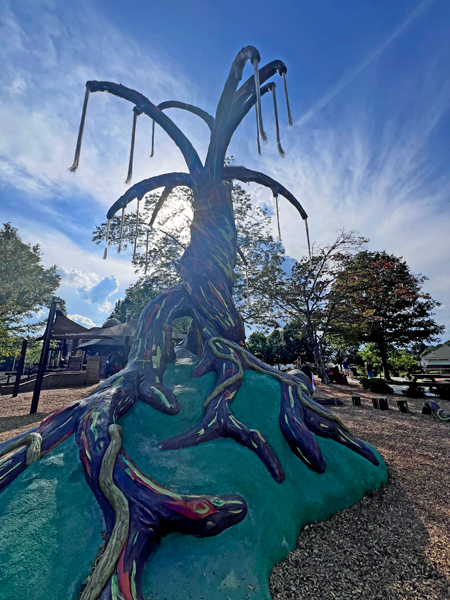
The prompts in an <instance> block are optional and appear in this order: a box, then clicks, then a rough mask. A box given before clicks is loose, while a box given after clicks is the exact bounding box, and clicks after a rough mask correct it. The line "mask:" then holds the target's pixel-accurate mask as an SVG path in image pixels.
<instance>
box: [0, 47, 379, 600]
mask: <svg viewBox="0 0 450 600" xmlns="http://www.w3.org/2000/svg"><path fill="white" fill-rule="evenodd" d="M248 60H250V61H251V63H252V65H253V67H254V75H253V76H252V77H251V78H250V79H248V80H247V81H246V82H245V83H244V84H243V85H241V86H240V87H238V86H239V82H240V81H241V78H242V75H243V70H244V66H245V64H246V63H247V61H248ZM259 62H260V56H259V53H258V51H257V50H256V49H255V48H254V47H252V46H248V47H246V48H244V49H242V50H241V51H240V52H239V53H238V55H237V57H236V58H235V60H234V62H233V64H232V66H231V70H230V74H229V76H228V79H227V81H226V83H225V87H224V90H223V92H222V95H221V98H220V100H219V103H218V106H217V111H216V116H215V118H213V117H212V116H210V115H208V114H207V113H206V112H204V111H203V110H201V109H199V108H197V107H195V106H191V105H188V104H184V103H181V102H165V103H163V104H160V105H159V106H155V105H154V104H152V103H151V102H150V101H149V100H148V99H147V98H145V97H144V96H143V95H142V94H140V93H138V92H136V91H134V90H131V89H129V88H126V87H124V86H122V85H118V84H115V83H109V82H98V81H89V82H88V83H87V84H86V88H87V89H86V97H85V101H84V107H83V113H82V120H81V126H80V134H79V138H78V143H77V150H76V155H75V161H74V165H73V167H72V170H76V168H77V167H78V162H79V155H80V149H81V140H82V134H83V128H84V121H85V115H86V108H87V103H88V98H89V94H90V93H92V92H100V91H103V92H109V93H111V94H113V95H115V96H118V97H119V98H123V99H125V100H128V101H129V102H131V103H132V104H134V109H133V110H134V116H133V136H132V138H133V141H134V133H135V126H136V120H137V117H138V116H139V115H140V114H146V115H147V116H149V117H150V118H151V119H153V121H154V122H155V123H157V124H158V125H159V126H160V127H162V128H163V129H164V131H165V132H166V133H167V134H168V135H169V136H170V137H171V138H172V140H173V141H174V142H175V143H176V145H177V146H178V147H179V149H180V150H181V152H182V154H183V156H184V159H185V161H186V164H187V166H188V169H189V172H188V173H168V174H166V175H159V176H156V177H152V178H150V179H147V180H145V181H142V182H140V183H138V184H136V185H134V186H133V187H131V188H130V189H129V190H128V191H127V192H126V193H125V194H124V195H123V196H122V197H121V198H120V199H119V200H117V202H116V203H115V204H114V205H113V206H112V208H111V209H110V210H109V212H108V215H107V216H108V218H109V219H110V218H111V217H112V216H113V215H114V214H115V213H116V212H117V211H119V210H120V209H122V214H123V211H124V210H125V207H126V206H127V204H128V203H129V202H131V201H132V200H134V199H135V198H137V199H141V198H142V197H143V196H144V195H145V194H146V193H148V192H150V191H151V190H154V189H156V188H160V187H164V191H163V193H162V195H161V199H160V202H159V206H161V205H162V203H163V202H164V200H165V198H166V197H167V195H168V192H169V190H171V189H173V188H174V187H175V186H187V187H189V188H191V189H192V191H193V194H194V202H193V206H194V218H193V221H192V226H191V240H190V243H189V246H188V247H187V248H186V251H185V252H184V255H183V258H182V276H183V283H182V285H177V286H175V287H172V288H170V289H168V290H166V291H164V292H163V293H161V294H160V295H159V296H158V297H156V298H155V299H154V300H152V301H151V302H150V303H149V304H148V305H147V307H146V308H145V309H144V311H143V312H142V315H141V317H140V320H139V325H138V330H137V335H136V339H135V342H134V345H133V347H132V349H131V353H130V356H129V360H128V363H127V366H126V367H125V368H124V369H123V370H122V371H121V372H119V373H117V374H116V375H114V376H113V377H111V378H109V379H107V380H106V381H105V382H104V383H102V384H101V385H99V386H98V388H96V390H95V391H94V393H93V394H92V395H91V396H89V397H88V398H86V399H85V400H83V401H80V402H75V403H73V404H71V405H69V406H68V407H66V408H64V409H62V410H60V411H57V412H55V413H53V414H51V415H50V416H48V417H47V418H46V419H44V421H43V422H42V423H41V424H40V426H39V427H38V428H37V429H36V430H35V431H33V432H31V433H29V434H28V435H27V436H25V437H22V438H20V439H18V441H16V442H15V443H14V444H11V445H10V446H9V447H8V448H6V449H5V450H4V451H3V456H2V457H1V459H0V488H3V487H5V486H7V485H9V483H11V481H12V480H13V479H14V478H16V477H17V476H18V475H19V474H20V473H21V472H22V471H23V470H24V469H25V468H26V467H27V466H28V465H29V464H31V463H32V462H34V461H36V460H38V459H39V458H41V457H43V456H44V455H45V454H47V453H48V452H50V451H51V450H52V449H54V448H56V447H57V446H58V445H59V444H61V442H62V441H63V440H65V439H67V438H68V437H69V436H71V435H75V439H76V442H77V444H78V447H79V454H80V459H81V462H82V465H83V467H84V471H85V477H86V480H87V482H88V484H89V486H90V488H91V489H92V491H93V493H94V495H95V497H96V499H97V501H98V503H99V505H100V507H101V509H102V511H103V515H104V519H105V523H106V535H105V549H104V551H103V552H102V553H101V554H99V557H98V558H97V560H96V561H95V565H94V567H93V571H92V574H91V576H90V577H89V578H88V580H87V583H86V585H85V587H84V590H83V591H82V593H81V596H80V598H81V600H95V599H97V598H98V599H101V600H106V599H111V598H125V599H126V600H143V595H142V591H141V585H140V583H141V576H142V571H143V568H144V565H145V562H146V560H147V557H148V556H149V554H150V553H151V552H152V550H153V549H154V548H155V546H156V545H157V544H158V542H159V540H160V539H161V537H162V536H164V535H167V534H168V533H170V532H174V531H177V532H182V533H187V534H192V535H195V536H199V537H204V536H213V535H217V534H218V533H220V532H222V531H223V530H224V529H226V528H228V527H231V526H233V525H234V524H236V523H238V522H239V521H241V520H242V519H243V518H244V517H245V515H246V512H247V505H246V502H245V499H244V498H242V497H241V496H237V495H227V496H220V497H219V496H210V495H204V496H190V495H180V494H177V493H175V492H173V491H171V490H169V489H165V488H163V487H161V486H160V485H159V484H157V483H155V482H154V481H152V480H151V479H149V477H147V476H146V475H145V474H144V473H142V472H141V471H140V470H139V469H138V468H137V467H136V466H135V465H134V464H133V462H132V461H131V459H130V457H129V456H128V454H127V453H126V451H125V449H124V448H123V447H122V445H121V428H120V426H119V425H118V424H117V421H118V420H119V419H120V418H121V417H122V416H124V415H125V414H126V413H127V412H128V411H129V410H130V409H131V408H132V407H133V405H134V404H135V403H136V402H137V401H138V400H140V401H141V402H144V403H146V404H148V405H149V406H151V407H153V408H154V409H155V410H157V411H161V412H163V413H166V414H169V415H174V414H176V413H178V412H179V410H180V405H179V402H178V400H177V397H176V396H175V394H174V393H173V392H172V391H171V390H170V389H168V388H167V387H166V386H165V385H164V372H165V369H166V366H167V365H168V363H169V362H171V361H172V360H174V358H175V357H174V351H173V349H172V345H171V323H172V322H173V320H174V319H175V318H177V317H180V316H189V317H191V319H192V324H191V327H190V330H189V332H188V335H187V338H186V346H187V348H188V349H190V350H191V351H192V352H194V353H195V354H196V355H197V356H199V357H201V360H200V362H199V364H198V366H197V367H196V368H195V369H194V371H193V373H192V374H191V376H192V377H201V376H203V375H204V374H206V373H208V372H211V371H214V372H215V373H216V374H217V381H216V386H215V388H214V389H213V390H212V391H211V393H210V395H209V397H208V398H207V400H206V402H205V410H204V416H203V418H202V419H201V422H200V423H198V425H197V426H196V427H195V428H193V429H192V430H190V431H186V432H185V433H184V434H181V435H179V436H176V437H174V438H171V439H166V440H163V441H161V443H160V447H161V448H162V449H175V448H177V449H179V448H186V447H188V446H192V445H196V444H200V443H202V442H205V441H210V440H213V439H216V438H219V437H228V438H232V439H233V440H235V441H236V442H238V443H239V444H242V445H243V446H244V447H246V448H248V450H250V451H252V452H254V453H255V454H256V455H257V456H258V457H259V458H260V459H261V461H262V462H263V463H264V464H265V465H266V467H267V469H268V471H269V472H270V474H271V475H272V477H273V478H274V479H275V480H276V481H277V482H280V483H281V482H282V481H283V480H284V473H283V468H282V465H281V464H280V462H279V460H278V458H277V456H276V455H275V453H274V451H273V450H272V448H271V446H270V445H269V443H268V442H267V440H266V438H265V437H264V435H263V433H261V432H260V431H258V430H256V429H251V428H250V427H248V426H247V425H246V424H245V423H242V422H239V421H238V420H237V419H236V418H235V416H234V415H233V413H232V402H233V399H234V398H235V396H236V394H237V393H238V391H239V388H240V386H241V383H242V379H243V374H244V371H245V370H248V369H252V370H254V371H257V372H260V373H265V374H269V375H271V376H273V377H274V378H276V379H277V380H278V381H279V382H280V392H281V394H280V396H281V410H280V417H279V424H280V428H281V430H282V433H283V435H284V437H285V439H286V441H287V443H288V444H289V446H290V448H291V450H292V452H293V453H294V454H295V455H296V456H297V457H298V458H299V459H300V460H301V461H303V462H304V463H305V464H306V465H307V466H308V467H309V468H311V469H313V470H314V471H316V472H318V473H323V472H324V470H325V462H324V460H323V457H322V454H321V451H320V449H319V446H318V444H317V442H316V440H315V438H314V436H313V434H316V435H318V436H323V437H327V438H331V439H333V440H335V441H336V442H339V443H341V444H344V445H345V446H347V447H348V448H350V449H351V450H353V451H355V452H357V453H359V454H360V455H362V456H363V457H365V458H366V459H368V460H369V461H371V462H372V463H373V464H375V465H377V464H378V460H377V458H376V456H375V454H374V453H373V452H372V450H371V449H370V448H369V447H368V446H366V445H365V444H364V443H363V442H362V441H360V440H358V439H355V438H354V437H353V436H352V435H351V434H350V433H349V431H348V430H347V428H346V427H345V426H344V425H343V424H342V423H341V422H340V420H339V419H338V418H337V417H336V416H335V415H333V414H332V413H330V412H329V411H328V410H327V409H325V408H324V407H323V406H321V405H320V404H318V403H317V402H315V401H314V400H313V399H312V395H313V388H312V386H311V382H310V381H309V380H308V378H307V377H306V376H302V375H299V376H295V377H291V376H288V375H284V374H282V373H281V372H280V371H277V370H276V369H273V368H271V367H269V366H268V365H266V364H264V363H263V362H261V361H259V360H258V359H256V358H255V357H254V356H253V355H252V354H250V353H249V352H248V351H247V350H246V349H245V343H244V339H245V334H244V326H243V321H242V319H241V317H240V315H239V313H238V311H237V310H236V308H235V306H234V304H233V301H232V295H231V291H232V287H233V268H234V266H235V261H236V253H237V245H236V229H235V223H234V217H233V210H232V202H231V198H230V185H231V184H230V183H229V182H230V181H232V180H233V179H238V180H241V181H246V182H249V181H252V182H256V183H259V184H262V185H265V186H267V187H268V188H270V189H271V190H272V192H273V193H274V194H275V195H278V194H280V195H282V196H284V197H285V198H286V199H287V200H288V201H289V202H290V203H291V204H293V205H294V206H295V207H296V208H297V210H298V211H299V212H300V214H301V216H302V217H303V219H306V217H307V215H306V213H305V211H304V210H303V208H302V207H301V206H300V204H299V202H298V201H297V200H296V199H295V198H294V196H293V195H292V194H291V193H290V192H289V191H288V190H286V189H285V188H284V187H283V186H282V185H281V184H280V183H278V182H277V181H275V180H274V179H271V178H270V177H268V176H267V175H264V174H262V173H258V172H256V171H250V170H248V169H246V168H244V167H226V166H224V161H225V153H226V151H227V148H228V145H229V143H230V140H231V137H232V135H233V133H234V131H235V130H236V128H237V127H238V126H239V124H240V123H241V121H242V119H243V118H244V116H245V115H246V114H247V113H248V112H249V110H250V109H251V108H252V107H253V106H256V111H257V112H256V114H257V123H258V128H259V132H260V134H261V136H262V138H263V139H265V137H266V136H265V133H264V129H263V122H262V115H261V96H263V95H264V94H266V93H267V92H269V91H272V93H273V94H275V84H274V83H267V84H266V83H265V82H266V81H267V80H268V79H269V78H271V77H272V76H274V75H275V74H276V73H278V74H279V75H281V76H282V78H283V80H284V79H285V74H286V66H285V65H284V63H282V62H281V61H279V60H276V61H273V62H271V63H269V64H268V65H266V66H264V67H262V68H261V69H259V68H258V64H259ZM262 84H263V85H262ZM261 85H262V87H260V86H261ZM286 98H287V95H286ZM274 99H275V95H274ZM170 107H176V108H181V109H184V110H187V111H189V112H191V113H194V114H196V115H197V116H199V117H200V118H201V119H203V120H204V121H205V122H206V123H207V125H208V127H209V128H210V130H211V136H210V143H209V150H208V154H207V157H206V160H205V164H202V162H201V161H200V158H199V156H198V154H197V152H196V151H195V149H194V148H193V146H192V144H191V142H190V141H189V140H188V139H187V137H186V136H185V135H184V134H183V133H182V132H181V131H180V129H179V128H178V127H177V126H176V125H175V124H174V123H173V122H172V121H171V120H170V119H169V118H168V117H167V116H166V114H165V113H164V110H165V109H166V108H170ZM275 108H276V102H275ZM277 137H278V146H279V149H280V151H281V146H280V144H279V136H277ZM132 155H133V143H132V152H131V160H130V169H129V178H130V177H131V171H132ZM157 210H158V207H157V208H156V211H157ZM156 211H155V212H156ZM255 409H256V407H255Z"/></svg>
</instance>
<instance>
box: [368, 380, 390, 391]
mask: <svg viewBox="0 0 450 600" xmlns="http://www.w3.org/2000/svg"><path fill="white" fill-rule="evenodd" d="M369 390H370V391H371V392H374V393H375V394H393V393H394V390H393V389H392V388H391V386H390V385H388V384H387V383H386V381H385V380H384V379H369Z"/></svg>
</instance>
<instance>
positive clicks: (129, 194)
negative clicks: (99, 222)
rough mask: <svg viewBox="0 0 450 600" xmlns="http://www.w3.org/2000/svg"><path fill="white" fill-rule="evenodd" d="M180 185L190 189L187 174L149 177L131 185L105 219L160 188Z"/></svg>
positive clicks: (190, 185) (190, 180)
mask: <svg viewBox="0 0 450 600" xmlns="http://www.w3.org/2000/svg"><path fill="white" fill-rule="evenodd" d="M180 185H183V186H186V187H189V188H192V185H193V183H192V177H191V176H190V175H189V174H188V173H165V174H164V175H156V176H155V177H150V179H144V180H143V181H140V182H139V183H136V185H133V186H132V187H131V188H130V189H129V190H127V191H126V192H125V194H124V195H123V196H121V197H120V198H119V199H118V200H116V201H115V202H114V204H113V205H112V206H111V208H110V209H109V210H108V212H107V214H106V217H107V218H108V219H112V218H113V216H114V215H115V214H116V212H117V211H118V210H119V209H121V208H125V207H126V206H127V204H129V203H130V202H132V201H133V200H134V199H135V198H137V199H138V200H142V198H143V197H144V196H145V194H148V192H152V191H153V190H156V189H158V188H160V187H164V188H167V187H170V188H172V189H173V188H175V187H178V186H180Z"/></svg>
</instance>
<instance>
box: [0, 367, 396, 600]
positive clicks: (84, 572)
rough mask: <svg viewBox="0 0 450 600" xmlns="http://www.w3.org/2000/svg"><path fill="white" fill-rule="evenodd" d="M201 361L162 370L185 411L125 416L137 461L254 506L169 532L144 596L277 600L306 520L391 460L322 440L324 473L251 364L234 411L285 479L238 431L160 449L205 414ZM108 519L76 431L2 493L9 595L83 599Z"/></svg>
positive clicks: (276, 391)
mask: <svg viewBox="0 0 450 600" xmlns="http://www.w3.org/2000/svg"><path fill="white" fill-rule="evenodd" d="M195 364H196V363H195V362H194V361H191V360H190V359H181V360H177V361H176V362H175V363H172V364H170V365H169V366H168V368H167V371H166V374H165V384H166V385H167V387H168V388H169V389H171V390H173V391H174V392H175V393H176V395H177V397H178V399H179V401H180V404H181V411H180V412H179V413H178V414H177V415H166V414H163V413H160V412H157V411H155V410H153V409H152V408H151V407H149V406H147V405H145V404H143V403H137V404H136V405H135V406H134V407H133V409H132V410H131V411H130V412H129V413H128V414H127V415H126V416H125V417H124V418H123V419H121V421H120V423H119V424H120V425H121V426H122V427H123V432H124V433H123V439H122V443H123V446H124V447H125V449H126V451H127V452H128V454H129V456H130V458H131V459H132V461H133V462H134V464H135V465H137V467H138V468H139V469H140V470H141V471H143V472H145V473H146V474H148V476H149V477H151V478H152V480H153V481H155V482H157V483H159V484H161V485H162V486H164V487H165V488H169V489H171V490H173V491H175V492H178V493H181V494H214V495H216V494H217V495H229V494H239V495H241V496H242V497H244V498H245V500H246V502H247V505H248V512H247V515H246V516H245V518H244V519H243V520H242V521H241V522H239V523H237V524H236V525H234V526H233V527H230V528H229V529H226V530H225V531H223V532H222V533H220V534H219V535H217V536H215V537H207V538H196V537H194V536H191V535H189V536H187V535H182V534H180V533H173V534H169V535H167V536H166V537H164V538H163V539H162V541H161V543H160V545H159V546H158V547H157V549H156V551H155V552H153V553H152V555H151V556H150V558H149V560H148V562H147V564H146V566H145V569H144V573H143V576H142V590H143V595H144V597H145V598H151V599H152V600H186V599H191V598H192V599H193V600H200V599H202V598H204V599H205V600H229V599H230V600H244V599H247V598H254V599H255V600H269V599H270V593H269V586H268V580H269V574H270V572H271V570H272V568H273V566H274V565H275V564H276V563H277V562H279V561H280V560H282V559H283V558H284V557H285V556H286V554H287V553H288V552H289V551H290V550H292V549H293V548H294V547H295V543H296V539H297V537H298V535H299V533H300V531H301V529H302V527H304V526H305V525H306V524H307V523H311V522H313V521H317V520H324V519H328V518H329V517H330V516H331V515H333V514H334V513H335V512H337V511H340V510H343V509H345V508H347V507H349V506H351V505H352V504H354V503H356V502H358V501H359V500H360V499H361V498H362V496H363V495H364V493H365V492H367V491H368V490H371V489H373V488H376V487H379V486H381V485H383V484H385V483H386V482H387V478H388V476H387V471H386V467H385V465H384V463H383V461H382V460H381V458H380V457H379V455H378V454H377V457H378V459H379V461H380V465H379V466H374V465H373V464H372V463H371V462H369V461H368V460H366V459H365V458H363V457H362V456H359V455H358V454H356V453H355V452H353V451H351V450H349V449H348V448H346V447H345V446H344V445H342V444H339V443H337V442H334V441H332V440H329V439H324V438H319V437H316V441H317V443H318V444H319V446H320V449H321V452H322V454H323V457H324V459H325V462H326V469H325V472H324V473H322V474H318V473H316V472H314V471H312V470H311V469H309V468H308V467H307V466H306V465H305V464H304V463H303V462H302V461H300V460H299V459H298V458H296V456H294V454H293V453H292V452H291V450H290V448H289V446H288V444H287V442H286V440H285V438H284V437H283V435H282V432H281V430H280V427H279V423H278V419H279V397H280V384H279V383H278V381H276V380H275V379H274V378H272V377H270V376H269V375H263V374H259V373H256V372H254V371H246V372H245V375H244V383H243V385H242V387H241V389H240V390H239V392H238V394H237V396H236V399H235V401H234V402H233V413H234V415H235V417H236V418H237V419H238V420H239V421H241V422H244V423H247V424H248V425H249V426H251V427H254V428H255V429H259V430H260V431H263V432H264V435H265V436H266V437H267V439H268V442H269V443H270V445H271V446H272V448H273V449H274V451H275V452H276V454H277V456H278V458H279V459H280V462H281V464H282V465H283V469H284V473H285V476H286V479H285V481H284V482H283V483H281V484H280V483H277V482H275V480H274V479H273V477H271V475H270V473H269V472H268V470H267V468H266V467H265V466H264V464H263V463H262V461H261V460H260V459H259V458H258V456H257V455H256V454H253V453H252V452H250V451H249V450H248V449H247V448H245V447H243V446H242V445H240V444H238V443H236V442H235V441H234V440H232V439H229V438H218V439H216V440H213V441H210V442H206V443H203V444H200V445H197V446H192V447H189V448H185V449H180V450H161V449H159V448H158V444H159V442H160V441H161V440H163V439H167V438H168V437H170V436H175V435H178V434H180V433H182V432H184V431H186V430H188V429H190V428H191V427H193V426H195V424H196V423H198V422H199V420H200V419H201V416H202V414H203V410H204V409H203V401H204V400H205V399H206V398H207V396H208V394H209V393H210V391H211V389H212V388H213V387H214V383H215V378H216V376H215V374H214V373H209V374H207V375H206V376H204V377H202V378H200V379H190V378H189V373H190V372H191V370H192V368H193V366H194V365H195ZM104 527H105V525H104V521H103V517H102V513H101V511H100V509H99V507H98V504H97V502H96V501H95V498H94V496H93V494H92V492H91V491H90V490H89V487H88V485H87V483H86V482H85V477H84V473H83V468H82V466H81V464H80V461H79V459H78V448H77V446H76V444H75V441H74V439H73V438H69V439H68V440H67V441H66V442H64V444H62V445H61V446H59V447H58V448H56V449H55V450H53V451H51V452H50V453H49V454H48V455H47V456H46V457H44V458H43V459H42V460H41V461H40V462H37V463H35V464H33V465H31V466H30V467H29V468H28V469H26V471H25V472H24V473H22V475H21V476H20V477H18V478H17V479H16V480H14V481H13V482H12V483H11V485H10V486H9V487H8V488H7V489H5V490H4V492H3V493H2V494H1V495H0V582H1V590H2V592H1V598H2V600H13V599H14V600H17V599H18V598H26V599H27V600H48V599H49V598H51V599H52V600H76V599H77V598H78V596H79V594H80V591H81V589H82V585H83V581H84V580H85V579H86V577H87V576H88V575H89V573H90V571H91V566H92V563H93V561H94V559H95V557H96V555H97V550H98V548H99V546H100V545H101V544H102V538H101V532H102V530H103V529H104ZM113 597H114V596H113ZM116 598H117V600H121V599H122V595H118V596H116Z"/></svg>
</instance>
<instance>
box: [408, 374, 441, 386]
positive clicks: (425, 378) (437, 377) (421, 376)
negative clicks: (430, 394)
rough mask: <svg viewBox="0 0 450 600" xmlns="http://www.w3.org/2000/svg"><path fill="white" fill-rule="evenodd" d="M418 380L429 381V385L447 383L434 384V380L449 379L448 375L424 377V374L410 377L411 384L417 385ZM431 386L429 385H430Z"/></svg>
mask: <svg viewBox="0 0 450 600" xmlns="http://www.w3.org/2000/svg"><path fill="white" fill-rule="evenodd" d="M419 379H423V380H427V381H430V382H431V383H447V382H436V379H447V380H449V379H450V375H439V374H436V375H425V374H424V373H416V374H415V375H413V376H412V383H417V381H418V380H419ZM423 383H425V381H424V382H423ZM430 385H431V384H430Z"/></svg>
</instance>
